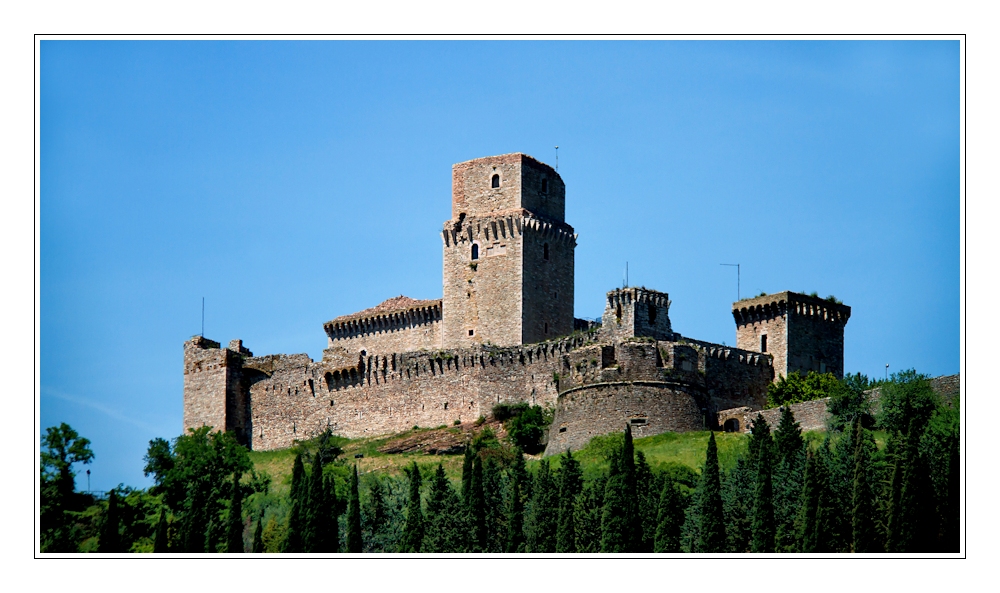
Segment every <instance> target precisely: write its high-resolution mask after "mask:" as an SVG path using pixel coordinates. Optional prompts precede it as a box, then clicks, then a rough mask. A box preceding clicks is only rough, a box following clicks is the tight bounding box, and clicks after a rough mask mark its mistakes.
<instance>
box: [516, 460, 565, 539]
mask: <svg viewBox="0 0 1000 593" xmlns="http://www.w3.org/2000/svg"><path fill="white" fill-rule="evenodd" d="M531 492H532V496H531V501H530V503H529V508H528V513H527V515H528V516H527V518H526V519H525V529H524V531H525V539H526V546H525V549H526V550H527V551H528V552H548V553H551V552H555V551H556V529H557V524H558V516H559V491H558V487H557V485H556V483H555V481H554V479H553V476H552V472H551V470H550V468H549V460H548V459H542V460H541V462H539V464H538V470H537V471H536V472H535V480H534V484H533V486H532V488H531Z"/></svg>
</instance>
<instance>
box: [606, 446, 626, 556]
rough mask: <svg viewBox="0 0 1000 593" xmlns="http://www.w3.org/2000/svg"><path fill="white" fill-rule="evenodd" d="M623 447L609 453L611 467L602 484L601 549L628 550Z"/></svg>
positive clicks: (619, 551)
mask: <svg viewBox="0 0 1000 593" xmlns="http://www.w3.org/2000/svg"><path fill="white" fill-rule="evenodd" d="M622 453H623V449H619V450H618V451H615V452H614V453H612V455H611V467H610V469H609V471H608V480H607V482H606V483H605V486H604V509H603V511H602V513H601V551H602V552H608V553H621V552H628V551H630V550H629V544H630V543H631V542H630V540H631V535H632V534H631V530H630V527H631V525H630V524H629V514H628V494H627V493H626V485H625V474H624V471H623V470H622V465H623V464H622V457H623V455H622Z"/></svg>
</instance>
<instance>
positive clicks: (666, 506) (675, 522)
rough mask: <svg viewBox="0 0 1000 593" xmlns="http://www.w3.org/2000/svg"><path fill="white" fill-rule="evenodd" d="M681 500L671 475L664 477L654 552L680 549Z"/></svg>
mask: <svg viewBox="0 0 1000 593" xmlns="http://www.w3.org/2000/svg"><path fill="white" fill-rule="evenodd" d="M682 500H683V499H682V497H681V493H680V490H679V488H678V485H677V483H676V482H674V480H673V479H672V478H671V477H669V476H667V477H665V479H664V480H663V489H662V490H661V491H660V500H659V505H658V508H657V513H656V539H655V542H654V544H653V551H654V552H657V553H676V552H680V551H681V525H683V523H684V510H685V508H684V505H683V504H682Z"/></svg>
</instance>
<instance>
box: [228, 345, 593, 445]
mask: <svg viewBox="0 0 1000 593" xmlns="http://www.w3.org/2000/svg"><path fill="white" fill-rule="evenodd" d="M583 343H584V338H582V337H574V338H568V339H565V340H560V341H558V342H550V343H545V344H536V345H529V346H521V347H516V348H494V349H489V348H484V349H469V350H451V351H439V352H420V353H405V354H390V355H375V356H367V357H364V358H362V359H361V361H360V364H359V365H358V366H357V367H354V368H352V369H340V368H337V369H334V368H333V367H332V366H330V365H328V364H327V363H326V361H320V362H312V361H311V360H310V359H309V357H308V356H307V355H304V354H300V355H293V356H285V355H273V356H264V357H254V358H247V359H245V360H243V362H242V369H243V375H244V376H250V377H251V379H250V380H249V381H247V383H248V385H247V391H248V392H247V397H248V398H249V401H250V402H252V403H251V406H250V407H251V413H252V415H251V418H250V422H249V427H248V430H252V432H253V435H252V446H253V449H254V450H270V449H280V448H285V447H289V446H291V445H292V444H293V443H294V441H295V440H296V439H298V440H304V439H308V438H312V437H314V436H316V435H317V434H319V433H320V432H322V431H323V430H324V429H325V428H326V427H327V426H329V427H330V429H331V430H333V431H334V432H335V433H336V434H338V435H342V436H346V437H349V438H358V437H362V436H376V435H383V434H391V433H395V432H401V431H404V430H408V429H410V428H412V427H413V426H414V425H418V426H422V427H428V426H440V425H442V424H446V425H451V424H452V423H453V422H454V421H455V420H461V421H468V420H474V419H476V418H478V417H479V416H481V415H482V416H489V415H490V413H491V412H492V409H493V406H494V405H496V404H497V403H500V402H511V403H516V402H522V401H523V402H528V403H531V404H537V405H541V406H543V407H552V406H554V405H555V400H556V396H557V388H556V381H555V378H556V375H557V374H558V373H565V372H566V362H565V359H564V354H566V353H567V352H569V351H570V350H572V349H573V348H576V347H579V346H581V345H582V344H583ZM345 371H347V373H346V375H347V379H346V380H345V379H341V380H340V381H331V378H332V375H333V373H334V372H337V373H340V375H341V377H343V376H344V374H345ZM328 375H329V376H328Z"/></svg>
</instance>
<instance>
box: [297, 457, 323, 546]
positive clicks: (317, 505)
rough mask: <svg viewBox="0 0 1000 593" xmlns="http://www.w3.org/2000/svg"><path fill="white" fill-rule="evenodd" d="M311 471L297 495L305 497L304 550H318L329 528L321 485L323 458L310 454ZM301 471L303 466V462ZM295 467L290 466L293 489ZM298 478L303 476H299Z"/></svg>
mask: <svg viewBox="0 0 1000 593" xmlns="http://www.w3.org/2000/svg"><path fill="white" fill-rule="evenodd" d="M312 458H313V459H312V471H311V472H310V473H309V478H308V479H307V480H305V484H304V485H302V486H301V487H300V488H299V496H302V497H303V498H305V501H304V503H303V504H302V516H303V521H302V549H303V551H305V552H319V551H320V548H321V547H323V543H322V540H323V538H325V537H326V536H327V532H328V530H329V525H328V523H329V522H328V521H327V520H326V518H327V516H328V515H329V509H328V508H327V501H326V490H325V489H324V487H323V460H322V458H321V457H320V455H313V456H312ZM302 470H303V471H305V467H304V464H303V468H302ZM294 472H295V467H294V465H293V466H292V483H293V486H292V489H293V490H295V488H296V486H295V476H294ZM299 480H303V477H302V476H301V474H300V476H299Z"/></svg>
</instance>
